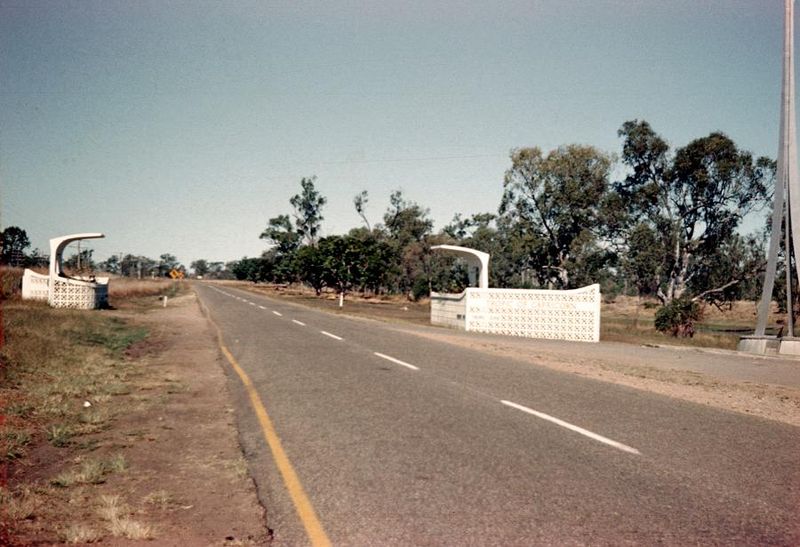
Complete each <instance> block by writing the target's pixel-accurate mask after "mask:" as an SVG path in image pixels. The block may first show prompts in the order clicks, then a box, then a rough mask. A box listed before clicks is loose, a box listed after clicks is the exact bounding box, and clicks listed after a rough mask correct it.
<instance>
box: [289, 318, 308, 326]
mask: <svg viewBox="0 0 800 547" xmlns="http://www.w3.org/2000/svg"><path fill="white" fill-rule="evenodd" d="M292 323H297V324H298V325H300V326H301V327H305V326H306V324H305V323H303V322H302V321H298V320H297V319H292Z"/></svg>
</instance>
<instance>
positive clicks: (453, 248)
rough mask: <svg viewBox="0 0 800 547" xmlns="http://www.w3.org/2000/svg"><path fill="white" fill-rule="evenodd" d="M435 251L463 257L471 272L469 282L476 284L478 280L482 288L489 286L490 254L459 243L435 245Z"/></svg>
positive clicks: (432, 248)
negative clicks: (461, 245) (460, 245)
mask: <svg viewBox="0 0 800 547" xmlns="http://www.w3.org/2000/svg"><path fill="white" fill-rule="evenodd" d="M431 250H434V251H446V252H447V253H449V254H454V255H456V256H458V257H459V258H463V259H464V260H465V261H466V263H467V268H468V269H467V273H468V274H469V284H470V285H474V284H475V282H476V281H477V283H478V287H479V288H481V289H488V288H489V254H488V253H484V252H483V251H476V250H475V249H470V248H469V247H459V246H458V245H434V246H433V247H431Z"/></svg>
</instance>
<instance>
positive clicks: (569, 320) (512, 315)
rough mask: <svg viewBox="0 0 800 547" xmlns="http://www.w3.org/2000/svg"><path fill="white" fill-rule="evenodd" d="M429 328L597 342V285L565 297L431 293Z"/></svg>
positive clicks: (520, 293) (562, 294) (468, 291)
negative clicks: (448, 328)
mask: <svg viewBox="0 0 800 547" xmlns="http://www.w3.org/2000/svg"><path fill="white" fill-rule="evenodd" d="M431 323H432V324H434V325H442V326H447V327H453V328H458V329H464V330H466V331H472V332H486V333H491V334H504V335H507V336H523V337H526V338H542V339H548V340H572V341H578V342H599V341H600V285H590V286H588V287H582V288H580V289H573V290H569V291H550V290H526V289H481V288H468V289H466V290H465V291H464V292H462V293H461V294H442V293H431Z"/></svg>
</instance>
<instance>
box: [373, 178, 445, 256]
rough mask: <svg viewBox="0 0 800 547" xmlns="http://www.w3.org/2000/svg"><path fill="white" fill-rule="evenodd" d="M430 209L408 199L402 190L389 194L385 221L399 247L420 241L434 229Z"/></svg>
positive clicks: (384, 216) (390, 234) (391, 236)
mask: <svg viewBox="0 0 800 547" xmlns="http://www.w3.org/2000/svg"><path fill="white" fill-rule="evenodd" d="M429 214H430V211H429V210H428V209H423V208H422V207H420V206H419V205H418V204H417V203H415V202H413V201H407V200H406V199H405V198H404V197H403V192H402V191H401V190H395V191H394V192H392V194H391V195H390V196H389V209H388V210H387V211H386V213H385V214H384V215H383V222H384V224H385V226H386V229H387V230H388V232H389V236H390V238H391V239H393V240H394V241H395V242H396V244H397V247H398V248H403V247H405V246H406V245H408V244H409V243H411V242H412V241H420V240H422V238H423V237H425V236H426V235H428V234H429V233H430V232H431V230H432V229H433V221H432V220H431V219H430V218H428V215H429Z"/></svg>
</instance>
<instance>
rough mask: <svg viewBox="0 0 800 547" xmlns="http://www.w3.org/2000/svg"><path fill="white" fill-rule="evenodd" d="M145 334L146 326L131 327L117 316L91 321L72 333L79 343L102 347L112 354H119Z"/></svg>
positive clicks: (145, 335)
mask: <svg viewBox="0 0 800 547" xmlns="http://www.w3.org/2000/svg"><path fill="white" fill-rule="evenodd" d="M147 334H148V332H147V329H146V328H143V327H132V326H131V325H129V324H127V323H126V322H125V321H123V320H121V319H119V318H117V317H112V318H110V319H108V320H106V321H95V322H92V323H91V324H89V325H84V326H82V328H81V329H80V330H78V331H75V332H74V333H73V335H74V336H75V337H76V339H77V340H78V341H80V343H82V344H85V345H89V346H100V347H103V348H105V349H106V350H108V351H109V352H111V354H112V355H114V356H119V355H121V354H122V352H124V351H125V350H126V349H128V348H129V347H131V346H132V345H133V344H135V343H136V342H140V341H141V340H144V339H145V338H147Z"/></svg>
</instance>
